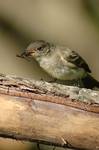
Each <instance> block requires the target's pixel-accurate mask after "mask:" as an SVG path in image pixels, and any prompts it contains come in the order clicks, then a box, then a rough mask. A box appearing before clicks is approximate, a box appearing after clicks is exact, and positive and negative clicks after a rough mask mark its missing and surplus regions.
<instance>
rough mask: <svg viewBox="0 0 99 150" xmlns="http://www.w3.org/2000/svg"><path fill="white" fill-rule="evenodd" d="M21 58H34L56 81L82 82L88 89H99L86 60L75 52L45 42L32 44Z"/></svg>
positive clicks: (98, 84) (98, 83)
mask: <svg viewBox="0 0 99 150" xmlns="http://www.w3.org/2000/svg"><path fill="white" fill-rule="evenodd" d="M20 57H23V58H26V57H32V58H34V59H35V60H36V61H37V62H38V64H39V66H40V67H41V68H43V69H44V70H45V71H46V72H47V73H48V74H49V75H50V76H52V77H53V78H54V79H58V80H61V81H63V80H64V81H75V82H77V81H80V82H79V86H80V83H81V82H82V83H83V85H84V87H86V88H94V87H99V82H98V81H97V80H95V79H94V78H93V77H92V76H91V75H90V74H89V73H91V70H90V69H89V67H88V65H87V63H86V62H85V60H84V59H83V58H82V57H80V56H79V54H77V53H76V52H75V51H73V50H71V49H69V48H67V47H64V46H58V45H54V44H51V43H48V42H45V41H36V42H33V43H31V44H30V45H29V46H28V47H27V49H26V50H25V51H24V52H23V53H22V54H21V55H20Z"/></svg>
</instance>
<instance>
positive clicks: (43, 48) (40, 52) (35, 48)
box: [19, 40, 50, 59]
mask: <svg viewBox="0 0 99 150" xmlns="http://www.w3.org/2000/svg"><path fill="white" fill-rule="evenodd" d="M49 50H50V49H49V43H48V42H45V41H41V40H40V41H36V42H33V43H31V44H30V45H29V46H28V47H27V48H26V50H25V51H24V52H23V53H22V54H21V55H20V56H19V57H21V58H28V57H33V58H35V59H36V58H39V57H42V56H44V55H47V53H48V52H49Z"/></svg>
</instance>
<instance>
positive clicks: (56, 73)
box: [40, 59, 86, 80]
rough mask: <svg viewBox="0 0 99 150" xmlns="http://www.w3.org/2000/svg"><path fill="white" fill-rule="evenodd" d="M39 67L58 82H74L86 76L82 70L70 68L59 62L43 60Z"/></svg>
mask: <svg viewBox="0 0 99 150" xmlns="http://www.w3.org/2000/svg"><path fill="white" fill-rule="evenodd" d="M40 66H41V67H42V68H43V69H44V70H45V71H46V72H47V73H48V74H49V75H50V76H52V77H53V78H56V79H59V80H75V79H81V78H83V77H84V76H85V75H86V72H85V70H84V69H82V68H72V67H68V65H66V64H64V63H62V62H61V61H60V60H59V61H55V59H54V60H52V59H49V60H48V59H45V60H44V59H43V61H41V63H40Z"/></svg>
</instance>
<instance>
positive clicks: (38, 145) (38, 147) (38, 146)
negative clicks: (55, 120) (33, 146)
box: [37, 142, 41, 150]
mask: <svg viewBox="0 0 99 150" xmlns="http://www.w3.org/2000/svg"><path fill="white" fill-rule="evenodd" d="M37 149H38V150H41V149H40V144H39V143H38V142H37Z"/></svg>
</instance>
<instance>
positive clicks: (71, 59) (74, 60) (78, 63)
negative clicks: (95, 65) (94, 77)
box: [67, 51, 91, 73]
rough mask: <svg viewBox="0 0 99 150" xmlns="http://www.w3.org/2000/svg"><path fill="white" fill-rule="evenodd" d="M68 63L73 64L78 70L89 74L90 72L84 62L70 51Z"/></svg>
mask: <svg viewBox="0 0 99 150" xmlns="http://www.w3.org/2000/svg"><path fill="white" fill-rule="evenodd" d="M67 59H68V61H69V62H71V63H73V64H75V65H76V66H77V67H79V68H83V69H84V70H86V71H87V72H89V73H91V70H90V68H89V66H88V65H87V63H86V62H85V60H84V59H83V58H82V57H81V56H79V54H77V53H76V52H75V51H71V53H70V55H69V56H68V58H67Z"/></svg>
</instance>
